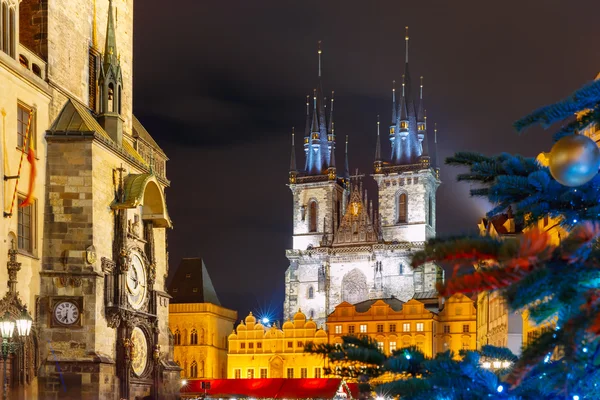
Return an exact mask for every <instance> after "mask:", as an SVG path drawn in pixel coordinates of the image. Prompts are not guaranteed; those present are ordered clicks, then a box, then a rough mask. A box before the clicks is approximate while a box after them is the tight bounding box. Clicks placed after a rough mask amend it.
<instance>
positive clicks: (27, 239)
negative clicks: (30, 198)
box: [17, 196, 36, 254]
mask: <svg viewBox="0 0 600 400" xmlns="http://www.w3.org/2000/svg"><path fill="white" fill-rule="evenodd" d="M24 200H25V198H24V197H21V196H18V201H19V203H21V202H22V201H24ZM35 206H36V202H35V201H34V202H33V203H32V204H30V205H28V206H25V207H18V223H17V225H18V226H17V230H18V232H17V248H18V249H19V250H21V251H23V252H26V253H30V254H31V253H33V244H34V240H33V238H34V229H33V228H34V212H33V211H34V210H35Z"/></svg>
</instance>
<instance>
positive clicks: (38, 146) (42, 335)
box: [0, 0, 179, 399]
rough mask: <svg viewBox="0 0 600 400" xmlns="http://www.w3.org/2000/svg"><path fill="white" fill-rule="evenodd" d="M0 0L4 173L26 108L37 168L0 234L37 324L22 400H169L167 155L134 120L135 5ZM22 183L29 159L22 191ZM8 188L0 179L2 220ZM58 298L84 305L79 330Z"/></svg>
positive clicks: (172, 367)
mask: <svg viewBox="0 0 600 400" xmlns="http://www.w3.org/2000/svg"><path fill="white" fill-rule="evenodd" d="M0 3H2V4H1V5H2V6H4V5H8V8H9V11H7V12H8V14H3V15H5V16H6V18H9V19H11V20H14V23H12V24H10V26H12V27H14V29H13V30H12V31H11V32H10V34H9V35H8V36H6V35H4V39H6V40H7V42H8V43H9V44H8V47H6V48H4V47H5V46H4V44H3V45H2V46H0V47H1V48H0V133H2V135H3V138H2V141H1V143H0V147H1V148H2V158H3V160H2V163H1V164H2V166H1V167H0V168H1V169H2V171H1V172H3V174H4V175H9V174H10V175H13V174H16V173H17V167H18V161H19V158H20V151H19V150H18V149H17V148H18V147H21V146H22V144H21V142H19V140H21V139H20V138H19V132H21V131H22V130H23V129H22V127H21V125H23V121H24V118H23V115H24V114H28V112H24V111H23V110H26V111H27V110H28V111H33V112H32V113H31V114H32V115H33V118H32V120H33V124H32V126H33V128H34V132H35V135H34V137H33V143H34V147H35V150H36V158H37V159H36V164H37V169H38V171H37V180H36V184H35V186H34V189H35V190H34V200H35V203H34V206H33V207H32V209H31V210H30V211H31V212H30V214H28V215H27V216H20V215H18V209H17V207H16V206H14V207H13V209H12V210H13V212H14V213H15V214H14V217H12V218H6V217H5V219H4V221H5V222H6V223H3V224H2V229H1V230H0V243H1V244H0V250H1V251H0V263H2V265H5V264H4V263H5V262H6V258H5V257H6V254H7V251H6V250H7V248H8V246H9V245H10V243H11V242H12V240H11V239H13V238H16V239H17V240H15V242H16V246H17V247H18V248H19V255H18V256H17V260H18V262H20V263H21V264H22V268H21V269H22V270H21V272H20V274H19V276H18V280H19V284H18V286H17V289H18V291H19V292H20V296H21V298H22V300H23V302H24V303H25V304H26V305H28V306H29V308H30V310H31V313H32V315H33V316H34V318H35V321H34V327H33V335H34V339H32V343H33V346H34V347H35V349H34V350H33V351H30V352H29V356H28V357H29V358H31V360H28V362H29V361H31V362H30V363H29V364H27V362H26V363H25V367H24V369H25V370H26V375H27V377H26V379H25V381H28V382H31V384H30V385H29V387H28V389H27V390H29V388H32V389H31V390H34V389H35V383H36V382H35V379H34V377H35V376H38V379H37V380H38V382H37V386H38V387H39V389H38V390H37V394H35V391H29V392H27V393H25V395H24V397H25V398H52V399H54V398H57V396H58V397H61V398H62V397H64V398H78V399H98V398H103V399H119V398H128V399H129V398H135V397H145V396H151V397H152V398H161V399H173V398H175V395H176V393H177V392H178V389H179V388H178V383H177V380H178V379H177V378H178V376H179V368H178V367H177V365H176V364H174V362H173V361H172V347H171V344H170V341H169V325H168V311H169V298H170V297H169V296H168V295H167V294H166V288H165V277H166V275H167V274H168V267H167V265H168V260H167V251H166V229H168V228H169V227H170V226H171V223H170V219H169V217H168V214H167V211H166V204H165V197H164V191H165V189H166V188H167V187H168V186H169V184H170V182H169V181H168V180H167V178H166V171H165V162H166V160H167V157H166V155H165V154H164V152H163V151H162V150H161V149H160V147H159V146H158V144H156V142H155V141H154V140H153V139H152V137H151V136H150V134H149V133H148V132H147V131H146V130H145V129H144V128H143V126H142V125H141V123H140V122H139V121H138V120H137V119H136V118H135V116H134V115H133V113H132V98H133V92H132V87H133V79H132V73H133V70H132V65H133V62H132V61H133V60H132V57H133V45H132V41H133V37H132V35H133V2H131V1H126V0H109V1H99V0H98V1H96V0H55V1H47V0H22V1H14V0H2V1H1V2H0ZM6 26H7V25H6V24H4V28H6ZM8 30H10V27H9V29H8ZM25 120H26V118H25ZM19 122H20V123H19ZM25 122H26V121H25ZM44 132H45V134H44ZM28 180H29V164H28V162H27V160H24V162H23V169H22V170H21V179H20V181H19V185H18V188H17V193H18V195H20V196H23V195H24V194H25V193H26V192H27V190H28V186H29V182H28ZM15 183H16V181H15V180H9V181H5V182H4V183H3V189H2V193H1V196H2V199H1V200H2V204H3V208H4V211H5V212H10V210H11V208H10V203H12V193H14V187H15ZM18 200H19V199H17V201H18ZM22 217H23V218H22ZM25 217H26V218H25ZM19 220H20V221H21V223H20V224H19V223H18V221H19ZM25 222H27V223H29V224H30V226H29V228H30V238H29V240H26V238H25V237H24V235H23V234H22V232H25V229H24V228H25V227H26V226H25ZM19 225H20V226H19ZM2 246H3V247H2ZM3 273H4V272H3V268H0V280H1V276H2V274H3ZM34 300H35V303H34ZM66 303H69V304H70V307H75V308H77V310H78V314H77V315H78V317H76V318H75V320H74V321H73V322H65V321H66V320H60V319H59V318H58V317H57V315H58V313H57V310H58V306H59V305H61V304H63V305H64V304H66ZM33 355H37V356H36V357H33ZM19 363H21V361H19V362H18V363H16V364H15V365H21V366H20V367H19V368H21V367H22V366H23V363H21V364H19ZM30 369H31V370H32V371H34V372H32V373H29V370H30ZM173 377H174V379H173ZM21 383H22V382H21Z"/></svg>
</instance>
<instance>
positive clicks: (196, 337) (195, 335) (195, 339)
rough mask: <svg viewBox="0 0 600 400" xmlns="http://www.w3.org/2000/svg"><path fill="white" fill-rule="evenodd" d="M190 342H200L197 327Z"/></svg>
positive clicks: (193, 330)
mask: <svg viewBox="0 0 600 400" xmlns="http://www.w3.org/2000/svg"><path fill="white" fill-rule="evenodd" d="M190 344H198V332H197V331H196V330H195V329H192V333H191V334H190Z"/></svg>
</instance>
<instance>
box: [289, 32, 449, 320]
mask: <svg viewBox="0 0 600 400" xmlns="http://www.w3.org/2000/svg"><path fill="white" fill-rule="evenodd" d="M406 45H407V51H406V57H407V59H406V64H405V74H404V78H403V85H402V86H403V92H402V97H401V98H400V102H399V104H396V101H395V96H394V104H393V110H392V111H393V115H392V121H393V123H392V126H391V128H390V141H391V143H392V151H391V159H390V161H384V160H383V157H382V155H381V154H382V153H381V140H380V137H379V122H378V124H377V128H378V129H377V148H376V154H375V163H374V169H375V171H374V174H373V175H372V176H373V178H374V179H375V181H376V182H377V185H378V199H377V200H378V208H377V209H375V206H374V204H373V201H372V200H371V201H368V194H367V192H366V191H365V190H363V184H362V179H363V176H360V175H358V174H357V175H356V176H353V177H352V179H351V177H350V176H349V172H348V170H349V167H348V150H347V144H348V141H347V140H346V161H345V168H344V173H343V174H342V175H341V176H339V175H338V174H337V170H336V166H335V153H334V150H335V131H334V124H333V118H332V114H333V96H332V99H331V106H330V110H329V116H328V117H327V115H326V101H325V99H324V98H323V94H322V89H321V79H320V78H321V68H320V66H321V51H320V49H319V82H318V86H317V89H315V91H314V95H313V97H312V102H311V101H310V100H311V99H310V98H307V102H306V127H305V133H304V154H305V164H304V170H303V171H298V168H297V165H296V155H295V151H294V143H293V142H294V140H293V138H294V135H292V156H291V163H290V172H289V187H290V189H291V191H292V195H293V215H292V218H293V227H294V231H293V245H292V249H289V250H287V251H286V256H287V258H288V259H289V261H290V264H289V267H288V269H287V272H286V277H285V293H286V295H285V302H284V318H285V319H289V318H292V317H293V315H294V314H295V313H296V312H298V310H299V309H301V310H302V312H304V313H305V314H306V315H307V316H308V317H309V318H311V319H313V320H315V322H317V324H322V325H324V323H325V321H326V318H327V316H328V315H329V314H330V313H331V312H332V311H333V309H334V308H335V306H337V305H338V304H340V303H343V302H347V303H350V304H358V303H361V302H364V301H369V300H372V299H378V298H389V297H395V298H397V299H399V300H400V301H408V300H410V299H412V298H417V299H427V298H429V299H432V300H433V299H434V298H436V297H437V292H436V290H435V284H436V283H437V282H438V281H439V280H441V279H442V273H441V269H440V268H438V267H437V266H435V265H426V266H424V267H423V268H421V269H418V270H415V271H413V270H412V269H411V268H410V267H409V266H408V264H409V262H410V258H411V255H412V252H413V251H414V250H417V249H419V248H422V246H423V244H424V242H425V241H426V240H428V239H429V238H432V237H434V236H435V192H436V190H437V187H438V186H439V184H440V182H439V179H438V173H437V170H436V169H434V168H433V166H432V165H431V162H430V157H429V151H428V137H427V127H426V119H425V112H424V108H423V107H424V104H423V96H422V90H421V94H420V101H419V106H418V109H417V108H416V107H415V102H414V100H413V94H412V90H411V81H410V75H409V72H408V35H407V37H406ZM394 95H395V93H394ZM311 110H312V112H311Z"/></svg>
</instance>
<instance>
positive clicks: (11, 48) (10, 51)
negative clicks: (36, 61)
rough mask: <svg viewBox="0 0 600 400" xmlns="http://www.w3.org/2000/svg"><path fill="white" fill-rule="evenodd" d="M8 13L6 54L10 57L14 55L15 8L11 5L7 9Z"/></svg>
mask: <svg viewBox="0 0 600 400" xmlns="http://www.w3.org/2000/svg"><path fill="white" fill-rule="evenodd" d="M8 12H9V15H8V48H7V50H8V55H9V56H11V57H12V58H14V57H15V39H16V35H15V29H16V26H17V25H16V23H15V8H14V7H11V8H10V9H9V10H8Z"/></svg>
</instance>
